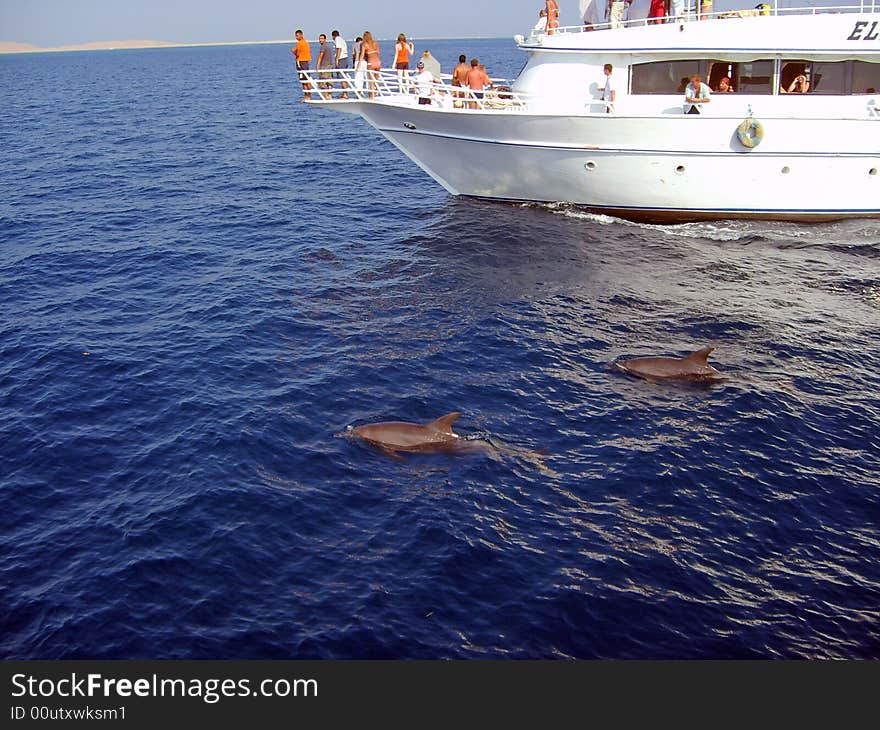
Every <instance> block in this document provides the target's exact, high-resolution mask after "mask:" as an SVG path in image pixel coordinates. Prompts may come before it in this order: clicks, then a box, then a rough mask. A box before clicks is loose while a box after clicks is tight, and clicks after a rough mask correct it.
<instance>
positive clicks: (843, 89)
mask: <svg viewBox="0 0 880 730" xmlns="http://www.w3.org/2000/svg"><path fill="white" fill-rule="evenodd" d="M848 65H849V64H847V63H846V61H841V62H839V63H828V62H824V61H823V62H821V63H818V62H815V61H814V62H813V63H811V64H809V67H808V70H809V75H808V77H807V78H809V79H810V93H811V94H846V93H847V92H848V91H849V89H847V78H848V77H849V74H848V73H847V66H848Z"/></svg>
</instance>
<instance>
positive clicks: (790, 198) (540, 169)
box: [357, 102, 880, 222]
mask: <svg viewBox="0 0 880 730" xmlns="http://www.w3.org/2000/svg"><path fill="white" fill-rule="evenodd" d="M357 107H359V108H358V109H357V111H358V112H359V113H360V114H361V115H362V116H363V117H364V118H365V119H366V120H367V121H368V122H369V123H370V124H372V125H373V126H374V127H375V128H376V129H377V130H379V131H380V132H381V133H382V134H383V135H385V137H387V138H388V139H389V140H390V141H391V142H392V143H393V144H394V145H396V146H397V147H398V148H399V149H400V150H401V151H402V152H404V154H406V155H407V156H408V157H409V158H410V159H411V160H413V162H415V163H416V164H417V165H419V167H421V168H422V169H423V170H425V171H426V172H427V173H428V174H429V175H431V177H433V178H434V179H435V180H436V181H437V182H438V183H440V184H441V185H442V186H443V187H444V188H445V189H446V190H447V191H449V192H450V193H451V194H453V195H462V196H469V197H476V198H486V199H494V200H507V201H525V202H535V203H569V204H573V205H578V206H584V207H586V208H589V209H591V210H594V211H597V212H603V213H608V214H611V215H615V216H620V217H624V218H629V219H635V220H650V221H662V222H679V221H690V220H711V219H726V218H755V219H773V220H790V221H820V220H839V219H845V218H856V217H868V218H876V217H880V175H878V169H880V134H878V132H880V121H878V120H873V119H857V118H856V119H833V120H829V119H809V118H798V119H792V118H773V117H769V118H764V119H762V122H763V124H764V128H765V130H766V131H765V135H764V139H763V140H762V142H761V143H760V144H759V145H758V146H756V147H754V148H748V147H746V146H744V145H743V144H742V143H741V142H740V141H739V138H738V136H737V133H736V130H737V127H738V125H739V124H740V122H741V121H742V118H740V117H711V118H710V117H705V116H704V117H696V116H691V117H687V116H683V115H679V116H677V117H651V118H645V117H630V118H626V117H617V116H611V115H604V116H603V115H591V116H582V117H577V116H565V117H560V116H540V115H527V114H516V115H513V114H503V113H492V112H487V113H485V114H480V113H473V114H456V113H454V112H448V111H444V110H427V109H419V108H407V107H404V106H395V105H385V104H377V103H369V102H368V103H357Z"/></svg>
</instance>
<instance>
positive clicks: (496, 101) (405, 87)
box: [299, 69, 529, 111]
mask: <svg viewBox="0 0 880 730" xmlns="http://www.w3.org/2000/svg"><path fill="white" fill-rule="evenodd" d="M299 79H300V83H302V85H303V93H304V94H306V95H310V96H311V101H313V102H328V101H339V102H342V101H345V100H346V99H348V100H349V101H368V100H374V101H383V102H386V103H392V104H397V105H400V106H418V104H419V85H418V84H417V83H416V79H415V77H414V76H413V75H412V74H411V73H409V72H406V73H403V74H400V73H398V72H397V71H396V70H394V69H382V70H379V71H370V70H363V71H355V70H353V69H312V70H309V71H299ZM451 81H452V76H450V75H448V74H443V75H442V76H441V78H440V80H439V81H438V80H436V79H435V81H434V82H433V83H432V84H431V87H430V95H429V97H427V98H429V99H430V100H431V106H434V107H435V108H440V109H455V110H467V109H477V110H483V111H485V110H491V109H497V110H504V111H524V110H525V109H526V108H527V107H528V103H529V98H528V95H526V94H522V93H521V92H516V91H513V90H511V88H510V82H509V81H507V80H506V79H493V82H492V88H491V89H485V90H483V91H475V90H472V89H469V88H466V87H462V86H453V85H452V83H451Z"/></svg>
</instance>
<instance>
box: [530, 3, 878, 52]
mask: <svg viewBox="0 0 880 730" xmlns="http://www.w3.org/2000/svg"><path fill="white" fill-rule="evenodd" d="M827 13H863V14H864V13H880V0H864V1H863V2H861V3H860V4H858V5H830V6H823V7H797V8H778V7H775V6H770V5H769V4H767V7H766V8H765V9H763V10H759V9H758V8H751V9H745V10H727V11H718V12H703V11H702V10H701V9H700V5H699V3H695V4H693V5H690V6H689V7H688V8H687V9H686V10H685V11H684V14H683V15H666V16H663V17H659V18H638V19H635V20H622V21H617V22H612V21H610V20H609V21H605V22H603V23H594V24H589V25H588V24H586V23H584V24H582V25H566V26H561V27H559V28H554V29H553V32H552V33H548V32H547V31H546V30H532V31H530V33H529V35H528V36H527V39H528V42H529V43H540V42H541V41H543V40H544V39H546V38H548V37H552V36H554V35H559V34H568V33H585V32H589V31H595V30H611V29H615V28H633V27H636V26H640V27H641V26H645V25H649V24H651V23H656V24H665V23H688V22H695V21H700V20H711V19H720V18H747V17H762V16H770V15H820V14H827ZM517 41H519V42H520V43H524V42H525V41H526V37H523V36H517Z"/></svg>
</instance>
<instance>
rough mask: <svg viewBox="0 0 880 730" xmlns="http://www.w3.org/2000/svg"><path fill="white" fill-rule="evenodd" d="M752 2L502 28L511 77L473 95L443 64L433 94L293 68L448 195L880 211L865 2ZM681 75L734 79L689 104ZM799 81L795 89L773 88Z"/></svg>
mask: <svg viewBox="0 0 880 730" xmlns="http://www.w3.org/2000/svg"><path fill="white" fill-rule="evenodd" d="M765 8H766V10H763V11H762V10H755V9H753V10H745V11H741V12H735V11H734V12H728V13H714V14H707V13H698V12H691V13H690V14H688V15H686V16H684V17H678V18H666V19H665V20H666V21H668V22H664V23H662V24H652V25H646V24H645V21H644V20H638V21H634V22H633V21H631V22H629V23H626V24H624V25H623V26H622V27H615V28H611V27H609V26H608V25H607V24H603V25H599V26H594V29H593V30H592V31H587V30H585V26H576V27H563V28H559V29H558V30H557V32H555V33H553V34H550V35H548V34H546V33H543V32H532V33H531V34H530V35H529V36H527V37H526V36H517V37H516V39H515V40H516V42H517V43H518V45H519V47H520V48H521V49H522V50H523V51H524V52H525V53H526V54H528V58H527V61H526V64H525V66H524V67H523V69H522V71H521V72H520V73H519V75H518V76H517V78H516V79H515V80H513V81H512V82H508V83H499V82H497V81H496V82H495V88H494V90H489V91H486V92H484V93H483V94H482V95H480V94H479V93H477V92H471V91H470V90H463V89H461V88H458V87H453V86H451V85H450V79H449V77H447V76H444V77H443V78H442V79H441V80H440V81H439V82H437V83H436V84H435V85H434V88H433V89H432V95H431V104H419V103H418V100H417V95H416V93H414V92H415V89H414V87H413V86H412V84H411V82H408V81H404V83H402V84H401V83H400V81H399V76H398V74H397V72H396V71H390V70H389V71H378V72H372V73H373V75H372V77H371V78H368V79H366V80H365V79H363V78H362V76H363V74H360V76H359V75H358V74H356V73H355V72H354V71H334V72H331V74H332V78H330V79H328V78H327V76H326V74H327V72H324V74H325V76H324V77H323V78H322V77H321V76H320V72H315V71H312V72H303V74H302V75H301V79H302V80H304V81H305V82H306V83H310V84H311V86H312V87H313V88H312V102H311V103H312V104H314V105H319V106H322V107H325V108H328V109H334V110H340V111H346V112H352V113H357V114H360V115H361V116H362V117H363V118H364V119H366V120H367V121H368V122H369V123H370V124H371V125H372V126H373V127H375V128H376V129H377V130H379V131H380V132H381V133H382V134H383V135H385V136H386V137H387V138H388V139H389V140H390V141H391V142H392V143H393V144H395V145H396V146H397V147H398V148H399V149H400V150H401V151H403V153H404V154H406V155H407V156H408V157H409V158H410V159H411V160H412V161H413V162H415V163H416V164H417V165H419V167H421V168H422V169H423V170H425V172H427V173H428V174H429V175H430V176H431V177H432V178H434V179H435V180H436V181H437V182H438V183H440V185H442V186H443V187H444V188H445V189H446V190H448V191H449V192H450V193H451V194H453V195H464V196H473V197H478V198H491V199H496V200H508V201H532V202H541V203H555V202H562V203H571V204H574V205H579V206H585V207H587V208H589V209H590V210H592V211H596V212H601V213H607V214H610V215H614V216H619V217H623V218H628V219H634V220H650V221H669V222H673V221H688V220H709V219H720V218H757V219H773V220H790V221H814V220H837V219H844V218H854V217H880V175H878V169H880V94H878V92H877V90H878V89H880V0H872V1H871V2H869V3H866V4H864V3H863V4H861V5H857V6H844V7H822V8H818V7H809V8H769V6H765ZM767 12H769V14H763V13H767ZM606 63H611V64H612V65H613V67H614V70H613V73H612V83H613V86H614V88H615V89H616V91H617V95H616V100H615V102H614V103H613V105H610V107H609V106H607V105H606V103H605V102H603V100H602V98H601V97H602V93H601V89H602V87H603V86H604V79H605V76H604V73H603V66H604V64H606ZM694 74H699V75H701V76H702V78H703V80H704V81H707V82H708V84H709V85H710V86H711V87H712V88H713V89H714V88H715V84H716V82H717V80H719V79H720V78H721V77H722V76H726V77H728V78H729V79H730V80H731V84H732V86H733V87H734V89H735V91H734V93H713V94H712V95H711V101H710V102H708V103H704V104H701V105H699V111H700V113H686V110H689V108H690V105H688V104H685V103H684V100H685V93H684V85H683V82H686V80H687V79H688V78H689V77H690V76H692V75H694ZM797 76H804V77H805V78H806V79H807V82H808V84H809V89H808V91H807V92H806V93H787V92H788V89H789V88H794V89H796V88H797V87H796V86H793V79H794V78H796V77H797ZM343 82H344V83H345V86H346V88H345V89H344V91H345V92H346V93H347V95H348V98H347V99H345V100H343V99H340V98H339V97H340V96H341V92H342V91H343V88H342V86H343ZM319 83H323V84H324V88H323V89H321V91H322V92H323V95H322V94H320V93H318V88H317V87H318V85H319Z"/></svg>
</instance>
